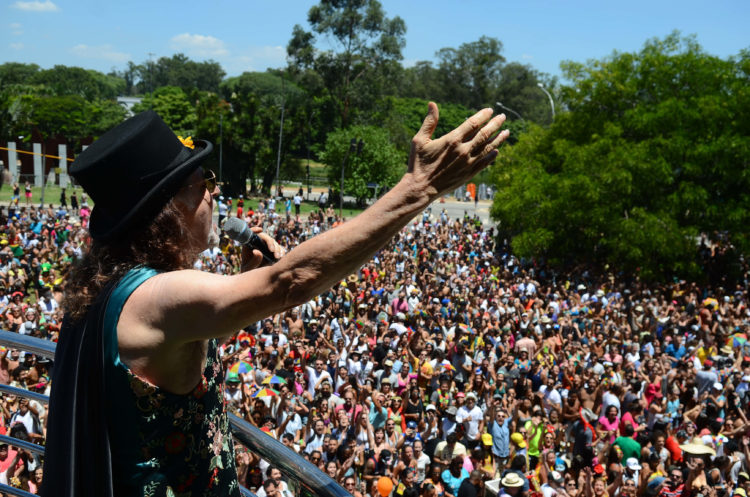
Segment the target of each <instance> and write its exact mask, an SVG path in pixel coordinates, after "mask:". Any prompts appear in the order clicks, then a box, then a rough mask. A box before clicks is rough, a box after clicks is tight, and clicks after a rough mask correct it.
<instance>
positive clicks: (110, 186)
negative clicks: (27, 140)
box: [70, 110, 213, 240]
mask: <svg viewBox="0 0 750 497" xmlns="http://www.w3.org/2000/svg"><path fill="white" fill-rule="evenodd" d="M212 150H213V145H211V143H209V142H207V141H204V140H195V144H194V148H189V147H188V146H186V145H183V143H182V141H180V139H178V138H177V136H176V135H175V134H174V133H173V132H172V130H171V129H169V126H167V124H166V123H165V122H164V121H162V119H161V118H160V117H159V115H158V114H157V113H156V112H154V111H151V110H149V111H146V112H142V113H140V114H138V115H136V116H133V117H131V118H130V119H128V120H127V121H125V122H123V123H121V124H119V125H117V126H115V127H114V128H112V129H111V130H109V131H107V132H106V133H104V135H102V136H101V138H99V139H98V140H97V141H95V142H94V143H93V144H92V145H91V146H90V147H89V148H87V149H86V150H84V151H83V152H82V153H81V154H80V155H78V157H77V158H76V160H75V162H73V165H72V166H71V168H70V174H71V175H72V176H73V177H74V178H75V179H76V181H78V183H80V184H81V186H82V187H83V189H84V190H86V193H88V194H89V195H90V196H91V198H92V199H93V200H94V202H95V205H94V210H93V211H92V212H91V220H90V223H89V232H90V233H91V236H92V237H93V238H95V239H99V240H107V239H114V238H117V237H118V236H120V235H123V234H124V233H125V232H127V231H128V229H130V228H132V227H134V225H135V224H136V223H137V222H140V223H142V222H145V221H150V220H151V219H153V217H154V216H155V215H156V214H157V213H158V212H159V210H160V209H161V208H162V207H164V205H166V203H167V202H168V201H169V199H171V198H172V197H173V196H174V195H175V194H176V193H177V191H178V190H179V188H180V185H181V184H182V182H183V181H184V180H185V179H186V178H187V177H188V176H189V175H190V174H191V173H192V172H193V171H194V170H195V168H196V167H198V165H199V164H200V163H201V162H202V161H203V160H204V159H205V158H206V157H207V156H208V154H209V153H211V151H212Z"/></svg>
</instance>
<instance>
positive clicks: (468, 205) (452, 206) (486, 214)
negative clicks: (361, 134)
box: [284, 187, 495, 226]
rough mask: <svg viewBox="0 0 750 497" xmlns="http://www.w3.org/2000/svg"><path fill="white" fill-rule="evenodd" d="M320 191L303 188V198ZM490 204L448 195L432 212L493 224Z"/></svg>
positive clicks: (289, 194)
mask: <svg viewBox="0 0 750 497" xmlns="http://www.w3.org/2000/svg"><path fill="white" fill-rule="evenodd" d="M295 193H296V190H294V189H293V188H289V187H286V188H284V196H285V197H293V196H294V194H295ZM321 193H323V188H313V190H312V192H311V193H310V194H309V195H308V194H307V190H306V189H305V193H304V195H303V197H304V198H305V200H310V201H316V200H317V199H318V197H319V196H320V194H321ZM344 201H345V202H353V201H354V199H353V198H351V197H348V196H346V195H344ZM491 205H492V202H490V201H489V200H483V201H480V202H479V203H478V204H477V206H476V207H475V206H474V202H459V201H457V200H456V199H455V197H448V198H446V199H445V202H443V203H440V202H439V201H436V202H433V204H432V214H433V215H434V216H438V215H440V211H442V210H443V209H445V211H446V212H447V213H448V216H449V217H450V218H456V217H463V215H464V213H468V214H469V215H470V216H473V215H474V214H475V213H476V214H477V215H478V216H479V218H480V219H481V220H482V223H483V224H484V225H485V226H494V225H495V223H494V221H492V220H491V219H490V206H491Z"/></svg>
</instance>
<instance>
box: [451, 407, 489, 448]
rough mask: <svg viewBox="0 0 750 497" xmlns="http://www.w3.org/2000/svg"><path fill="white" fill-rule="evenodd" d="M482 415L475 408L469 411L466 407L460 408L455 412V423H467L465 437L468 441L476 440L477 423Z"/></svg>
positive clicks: (479, 410)
mask: <svg viewBox="0 0 750 497" xmlns="http://www.w3.org/2000/svg"><path fill="white" fill-rule="evenodd" d="M483 416H484V413H483V412H482V410H481V409H480V408H479V406H477V405H476V404H475V405H474V408H473V409H471V410H469V409H468V408H467V407H466V406H461V407H460V408H459V409H458V411H457V412H456V421H457V422H459V423H465V424H466V423H468V426H467V427H466V436H467V438H468V439H469V440H476V438H477V435H479V421H481V420H482V417H483Z"/></svg>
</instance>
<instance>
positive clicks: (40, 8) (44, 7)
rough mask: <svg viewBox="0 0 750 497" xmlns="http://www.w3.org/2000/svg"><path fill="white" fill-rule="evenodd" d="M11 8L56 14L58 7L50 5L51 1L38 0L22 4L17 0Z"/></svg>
mask: <svg viewBox="0 0 750 497" xmlns="http://www.w3.org/2000/svg"><path fill="white" fill-rule="evenodd" d="M13 8H15V9H18V10H27V11H29V12H57V11H58V10H60V7H58V6H57V5H55V4H54V3H52V1H51V0H46V1H44V2H40V1H38V0H31V1H30V2H23V1H21V0H19V1H18V2H16V3H14V4H13Z"/></svg>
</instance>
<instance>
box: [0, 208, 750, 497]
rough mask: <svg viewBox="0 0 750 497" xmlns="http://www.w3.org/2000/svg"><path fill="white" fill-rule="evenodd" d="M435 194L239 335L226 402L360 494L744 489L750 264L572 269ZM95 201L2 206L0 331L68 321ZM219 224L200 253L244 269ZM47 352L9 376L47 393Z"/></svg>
mask: <svg viewBox="0 0 750 497" xmlns="http://www.w3.org/2000/svg"><path fill="white" fill-rule="evenodd" d="M229 200H230V199H228V198H227V199H226V200H225V199H223V198H222V199H220V202H219V215H220V216H223V217H228V216H237V215H239V217H241V218H243V219H245V220H246V221H247V222H248V223H249V224H250V225H252V226H260V227H262V228H263V229H264V231H266V232H267V233H270V234H271V235H272V236H273V237H274V238H275V239H276V240H277V242H278V243H280V244H281V245H283V246H284V247H286V248H287V249H288V250H293V249H294V247H295V246H296V245H297V244H299V243H301V242H302V241H304V240H306V239H308V238H311V237H314V236H315V235H316V234H318V233H320V232H322V231H325V230H326V229H329V228H330V227H332V226H334V225H336V224H338V223H340V222H342V221H343V220H341V219H338V218H337V217H336V214H335V211H334V210H333V209H321V210H319V211H317V212H313V213H311V214H309V215H305V216H301V215H300V214H298V209H297V208H296V206H297V205H298V203H297V202H296V197H295V198H291V199H289V201H288V202H287V201H285V200H286V199H285V200H280V199H279V200H276V199H273V201H263V202H261V203H260V205H259V206H257V207H255V208H253V207H251V205H250V204H251V202H250V201H248V199H246V198H244V197H239V198H238V199H235V202H234V203H230V202H229ZM238 201H239V202H238ZM76 203H77V199H76ZM222 204H223V207H222ZM238 204H239V205H238ZM252 205H253V206H255V205H256V204H255V203H254V202H252ZM434 205H435V206H436V207H435V209H436V211H435V212H433V211H431V210H427V211H425V212H424V213H423V214H422V215H421V216H420V217H419V218H417V219H415V220H414V221H413V223H411V224H409V226H408V227H407V228H405V229H403V230H402V231H401V232H400V233H399V234H398V235H397V236H396V237H395V238H394V239H393V240H392V241H391V242H390V243H389V244H388V245H387V246H386V247H385V248H384V249H382V250H381V251H379V252H378V253H377V254H376V255H375V257H374V258H373V259H372V260H371V261H370V262H369V263H367V264H366V265H365V266H363V267H362V268H361V269H360V270H359V271H358V272H357V273H356V274H352V275H350V276H349V277H348V278H346V279H345V280H344V281H341V282H340V283H338V284H336V285H334V286H333V288H331V289H330V290H328V291H327V292H324V293H323V294H321V295H319V296H318V297H317V298H315V299H313V300H311V301H309V302H307V303H305V304H303V305H301V306H299V307H296V308H294V309H291V310H289V311H288V312H286V313H282V314H279V315H276V316H273V317H271V318H268V319H265V320H264V321H262V322H259V323H257V324H256V325H255V326H251V327H249V328H247V329H244V330H238V332H237V333H236V334H235V335H234V336H232V337H230V338H229V339H227V340H226V341H225V342H224V343H223V344H222V346H221V349H220V354H221V357H222V363H223V364H222V365H223V368H224V371H225V386H224V389H225V390H224V398H225V401H226V403H227V406H228V408H229V410H230V411H232V412H234V413H236V414H238V415H239V416H241V417H242V418H244V419H246V420H247V421H248V422H250V423H252V424H254V425H256V426H257V427H259V428H260V429H261V430H263V431H265V432H266V433H267V434H268V435H269V436H271V437H273V438H276V439H278V440H279V441H281V442H282V443H283V444H285V445H286V446H288V447H289V448H290V449H292V450H294V451H296V452H298V453H299V454H300V455H302V456H303V457H305V458H307V459H308V460H309V461H310V462H311V463H313V464H315V465H316V466H318V467H319V468H320V470H321V471H324V472H325V473H326V474H328V475H329V476H330V477H331V478H333V479H335V480H336V481H338V482H339V483H340V484H341V485H342V486H343V487H344V488H345V489H346V490H347V491H349V492H350V493H351V494H352V495H354V496H355V497H363V496H369V497H377V496H381V497H388V496H389V495H390V496H393V497H417V496H425V497H474V496H476V495H481V494H482V492H485V491H492V492H493V493H497V494H498V495H511V496H517V495H531V496H544V497H551V496H556V495H560V496H562V497H577V496H585V497H591V496H596V497H602V496H609V497H617V496H620V495H622V496H636V495H638V496H640V495H653V496H656V495H659V496H665V497H689V496H696V497H697V496H702V497H733V496H735V495H739V496H741V497H747V492H748V491H750V477H749V476H748V472H750V467H749V464H750V423H749V422H748V419H747V407H748V400H749V399H750V394H748V389H749V387H750V345H748V343H747V326H748V323H749V322H750V308H748V301H749V300H750V294H748V286H747V284H740V285H738V286H736V287H733V288H721V287H707V286H701V285H699V284H694V283H689V282H684V281H674V282H671V283H669V284H661V285H655V284H644V283H641V282H639V281H638V280H637V279H636V280H632V279H624V278H623V277H622V275H619V274H617V273H611V274H602V275H593V274H587V273H581V274H569V275H560V274H556V273H553V272H552V271H549V270H547V269H546V268H544V267H540V266H539V265H536V264H533V263H530V262H528V261H522V260H519V259H518V258H517V257H515V256H513V254H512V253H510V251H509V250H508V247H507V246H504V245H502V244H498V243H497V235H496V233H495V232H494V230H493V229H492V228H487V227H486V226H483V225H482V223H481V222H479V220H478V219H477V218H475V217H471V216H468V215H467V216H464V217H463V218H459V219H451V218H449V217H448V215H447V214H446V212H445V211H442V212H439V213H438V212H437V209H439V208H440V207H439V204H434ZM292 207H294V210H292ZM238 209H239V212H238ZM89 212H90V210H89V208H88V205H87V204H86V200H85V197H83V198H82V203H81V205H80V206H76V208H75V209H73V208H68V206H67V205H60V206H59V207H57V208H55V207H53V206H49V207H47V208H37V207H34V206H18V205H16V204H14V203H11V205H10V206H8V207H5V208H4V209H3V210H2V212H1V213H0V216H1V217H2V223H0V225H1V228H0V319H2V321H3V322H2V329H5V330H9V331H12V332H17V333H20V334H25V335H31V336H35V337H40V338H45V339H49V340H53V341H55V340H56V339H57V333H58V331H59V328H60V324H61V321H62V313H61V310H60V308H59V304H60V302H61V298H62V293H63V291H64V286H65V275H66V272H67V271H68V269H69V267H70V265H71V264H74V263H75V261H76V260H77V259H78V258H79V257H80V256H81V254H82V251H85V250H86V246H87V243H88V234H87V231H86V225H87V219H88V214H89ZM220 240H221V241H220V243H219V244H218V246H216V247H212V248H210V249H209V250H207V251H206V252H204V253H203V254H202V255H201V257H200V259H199V260H198V261H197V262H196V264H195V267H196V269H200V270H204V271H211V272H217V273H223V274H232V273H235V272H237V271H239V268H240V250H239V247H237V246H236V244H235V243H234V242H232V241H231V240H230V239H229V238H228V237H226V236H224V237H222V238H221V239H220ZM51 366H53V365H52V364H51V363H50V361H49V360H46V359H44V358H41V357H35V356H34V355H33V354H29V353H24V352H22V351H18V350H14V349H11V350H0V382H2V383H5V384H10V385H12V386H18V387H22V388H26V389H29V390H32V391H35V392H40V393H49V388H50V367H51ZM45 407H46V406H45V405H44V404H43V403H40V402H36V401H33V400H32V401H29V400H26V399H24V398H15V397H13V396H11V395H3V396H2V399H1V400H0V433H2V434H10V435H11V436H14V437H17V438H20V439H24V440H29V441H31V442H38V443H42V442H43V440H44V431H45V424H46V414H47V413H46V409H45ZM235 454H236V464H237V471H238V478H239V481H240V484H242V485H244V486H245V487H247V488H249V489H250V490H251V491H253V492H254V493H256V495H258V496H259V497H264V496H268V497H272V496H273V497H275V496H276V495H283V496H284V497H289V496H290V495H292V494H295V493H296V492H297V490H298V484H297V482H295V481H293V480H287V479H285V478H284V476H283V475H282V473H281V471H280V470H279V468H278V467H277V466H276V465H275V464H274V461H265V460H262V459H260V458H259V457H258V456H257V455H256V454H253V453H251V452H249V451H247V450H246V449H245V448H244V447H242V446H241V445H240V444H236V447H235ZM42 464H43V460H42V459H40V458H39V457H38V456H36V455H34V454H33V453H31V452H29V451H26V450H23V449H16V448H15V447H9V446H8V445H6V444H0V483H5V484H10V485H13V486H17V487H19V488H23V489H25V490H28V491H30V492H32V493H34V492H36V489H37V488H38V486H39V484H40V482H41V479H42V477H43V469H42Z"/></svg>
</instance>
